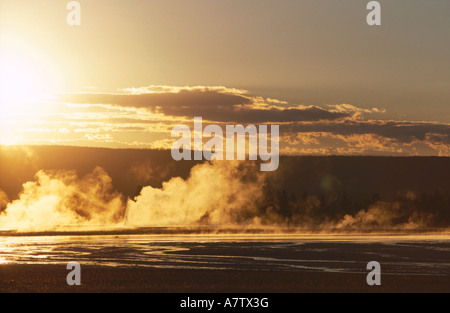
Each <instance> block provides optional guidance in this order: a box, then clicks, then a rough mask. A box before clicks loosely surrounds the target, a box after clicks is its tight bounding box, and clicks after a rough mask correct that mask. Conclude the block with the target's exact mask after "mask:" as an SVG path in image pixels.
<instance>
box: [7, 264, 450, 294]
mask: <svg viewBox="0 0 450 313" xmlns="http://www.w3.org/2000/svg"><path fill="white" fill-rule="evenodd" d="M68 272H69V271H68V270H66V268H65V266H64V265H36V264H33V265H26V264H2V265H0V292H89V293H90V292H175V293H178V292H180V293H197V292H217V293H249V292H254V293H281V292H283V293H292V292H295V293H297V292H450V278H449V277H448V276H431V275H409V276H407V275H382V281H381V282H382V285H381V286H368V285H367V284H366V276H365V274H364V273H362V274H348V273H323V272H287V271H284V272H280V271H276V272H275V271H231V270H227V271H219V270H180V269H176V270H175V269H156V268H142V267H139V268H138V267H136V268H118V267H101V266H82V270H81V282H82V285H81V286H68V285H67V284H66V275H67V274H68Z"/></svg>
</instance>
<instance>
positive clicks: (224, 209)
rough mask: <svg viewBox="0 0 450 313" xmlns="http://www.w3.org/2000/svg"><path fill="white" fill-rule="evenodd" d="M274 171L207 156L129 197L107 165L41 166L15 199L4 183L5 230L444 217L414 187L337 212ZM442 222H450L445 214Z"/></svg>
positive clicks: (306, 227)
mask: <svg viewBox="0 0 450 313" xmlns="http://www.w3.org/2000/svg"><path fill="white" fill-rule="evenodd" d="M270 175H273V174H271V173H265V172H260V171H259V168H258V167H257V165H256V164H255V163H254V162H245V161H232V162H230V161H213V162H205V163H203V164H198V165H196V166H194V167H193V168H192V169H191V172H190V175H189V177H188V178H187V179H185V180H184V179H182V178H180V177H174V178H172V179H170V180H169V181H166V182H164V183H163V185H162V187H161V188H154V187H152V186H146V187H144V188H143V189H142V190H141V193H140V194H139V195H138V196H137V197H135V198H134V199H128V200H126V197H125V196H124V195H122V194H121V193H119V192H117V191H116V190H115V189H114V186H113V183H112V179H111V178H110V176H109V175H108V174H107V173H106V172H105V171H104V170H103V169H102V168H100V167H97V168H95V169H94V170H93V172H92V173H90V174H88V175H86V176H84V177H81V178H80V177H78V176H77V173H76V172H75V171H67V170H61V171H43V170H41V171H38V172H37V174H36V175H35V180H34V181H29V182H27V183H25V184H24V185H23V191H22V193H21V194H20V195H19V198H18V199H16V200H14V201H12V202H10V201H9V199H8V197H7V196H6V194H5V193H4V192H3V191H1V190H0V229H15V230H18V231H22V232H23V231H51V230H68V229H70V230H74V229H75V230H76V229H83V230H85V229H86V228H89V229H94V230H95V229H98V228H99V227H103V226H116V227H117V226H120V227H128V228H133V227H141V226H158V227H159V226H162V227H176V226H184V227H186V226H188V227H198V226H207V227H210V228H213V229H214V228H217V229H219V228H227V227H236V228H239V229H242V228H261V229H264V228H265V227H267V228H271V229H273V228H276V229H277V231H284V230H289V231H292V229H294V230H296V231H301V232H311V231H315V232H330V231H337V232H349V231H350V232H355V231H356V232H365V231H377V230H383V231H389V230H403V231H410V230H420V229H426V228H429V227H431V226H433V225H436V221H437V220H440V221H441V222H442V220H443V219H440V218H439V216H438V215H439V214H438V213H436V212H433V211H427V212H424V211H421V210H420V209H418V208H417V207H414V203H415V202H414V201H415V195H414V194H412V193H410V194H409V195H408V197H407V198H406V200H405V201H403V202H402V201H400V200H396V201H380V200H378V201H376V202H373V203H371V204H370V205H367V207H366V208H361V209H359V210H356V211H355V210H353V211H351V210H348V212H356V213H351V214H350V213H347V214H341V213H339V214H332V212H330V211H327V210H326V209H324V208H326V203H324V201H325V200H324V199H323V198H321V197H318V196H316V195H306V196H304V197H302V198H301V199H296V198H288V197H287V196H286V195H284V194H281V195H280V196H278V197H277V196H275V195H274V193H273V191H271V190H270V188H269V187H268V185H269V183H268V181H270V179H271V178H272V179H273V178H274V176H270ZM273 181H274V180H272V183H273ZM408 201H409V202H408ZM435 202H436V201H435ZM436 203H438V202H436ZM444 207H445V205H444ZM442 212H447V211H445V210H443V211H442ZM445 214H446V213H445ZM447 217H448V216H447ZM440 226H444V227H448V226H449V223H448V222H447V220H445V221H444V223H443V224H442V223H441V225H440Z"/></svg>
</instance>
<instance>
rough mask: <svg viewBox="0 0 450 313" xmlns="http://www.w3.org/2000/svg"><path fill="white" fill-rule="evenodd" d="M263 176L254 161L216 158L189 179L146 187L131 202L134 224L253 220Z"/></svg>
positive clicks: (129, 220)
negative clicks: (218, 159)
mask: <svg viewBox="0 0 450 313" xmlns="http://www.w3.org/2000/svg"><path fill="white" fill-rule="evenodd" d="M263 179H264V176H263V174H261V173H259V169H257V168H256V166H255V165H254V163H244V162H237V161H235V162H226V161H215V162H214V163H212V164H210V163H204V164H199V165H197V166H195V167H193V168H192V170H191V174H190V176H189V178H188V179H186V180H183V179H181V178H180V177H176V178H172V179H171V180H169V181H168V182H165V183H163V186H162V188H161V189H158V188H153V187H151V186H148V187H144V188H143V189H142V191H141V194H140V196H138V197H137V198H136V201H135V202H134V201H131V200H130V201H129V202H128V214H127V220H126V223H127V224H128V225H133V226H144V225H151V226H168V225H169V226H186V225H199V224H201V225H213V226H227V225H237V224H242V223H250V222H251V221H248V220H246V219H245V217H246V216H256V215H257V208H256V203H257V200H258V199H259V198H261V196H262V188H261V186H262V184H263Z"/></svg>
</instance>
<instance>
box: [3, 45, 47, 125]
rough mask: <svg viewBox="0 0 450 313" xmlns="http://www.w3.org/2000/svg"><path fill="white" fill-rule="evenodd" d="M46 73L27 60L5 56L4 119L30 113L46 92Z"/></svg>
mask: <svg viewBox="0 0 450 313" xmlns="http://www.w3.org/2000/svg"><path fill="white" fill-rule="evenodd" d="M44 82H45V73H44V72H43V70H42V69H40V68H39V66H38V64H33V63H31V62H30V60H29V59H27V58H20V56H14V55H4V54H2V57H1V59H0V99H1V101H0V104H1V114H2V117H5V116H13V115H20V114H21V113H27V114H29V113H30V110H33V109H34V108H33V103H35V102H36V100H37V99H38V98H39V97H40V94H41V93H42V92H43V91H44V89H45V88H44V87H45V86H44V85H43V84H44Z"/></svg>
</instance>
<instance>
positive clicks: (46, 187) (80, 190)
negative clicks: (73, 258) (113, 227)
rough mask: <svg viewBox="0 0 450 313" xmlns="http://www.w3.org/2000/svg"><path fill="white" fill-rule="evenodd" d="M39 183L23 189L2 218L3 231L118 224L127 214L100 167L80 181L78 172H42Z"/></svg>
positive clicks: (119, 195) (39, 175) (39, 173)
mask: <svg viewBox="0 0 450 313" xmlns="http://www.w3.org/2000/svg"><path fill="white" fill-rule="evenodd" d="M35 178H36V181H33V182H27V183H25V184H24V185H23V192H22V193H21V194H20V196H19V199H17V200H15V201H13V202H11V203H9V204H8V205H7V207H6V210H5V211H4V212H3V214H2V215H0V228H1V229H16V230H18V231H44V230H60V229H67V228H68V227H74V226H93V227H94V226H97V225H106V224H112V223H118V222H120V221H121V220H122V218H123V214H124V212H125V211H124V210H125V207H124V204H123V202H124V201H123V196H122V195H121V194H119V193H117V192H114V190H113V187H112V182H111V178H110V177H109V176H108V174H107V173H106V172H105V171H104V170H103V169H102V168H100V167H97V168H95V169H94V171H93V172H92V173H91V174H89V175H87V176H85V177H83V178H81V179H79V178H78V176H77V174H76V173H75V172H74V171H42V170H41V171H39V172H37V174H36V176H35Z"/></svg>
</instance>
